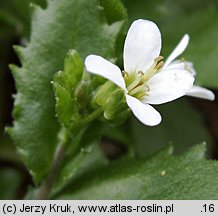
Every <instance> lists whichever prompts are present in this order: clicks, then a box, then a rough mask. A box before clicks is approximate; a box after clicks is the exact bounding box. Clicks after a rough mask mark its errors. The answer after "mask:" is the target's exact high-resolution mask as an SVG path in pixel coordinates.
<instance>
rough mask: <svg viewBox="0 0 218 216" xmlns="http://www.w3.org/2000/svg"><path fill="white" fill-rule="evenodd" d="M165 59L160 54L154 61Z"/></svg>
mask: <svg viewBox="0 0 218 216" xmlns="http://www.w3.org/2000/svg"><path fill="white" fill-rule="evenodd" d="M163 59H164V57H163V56H158V57H157V58H155V59H154V62H159V61H161V60H163Z"/></svg>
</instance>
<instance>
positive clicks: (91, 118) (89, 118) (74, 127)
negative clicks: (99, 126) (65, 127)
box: [71, 108, 103, 133]
mask: <svg viewBox="0 0 218 216" xmlns="http://www.w3.org/2000/svg"><path fill="white" fill-rule="evenodd" d="M102 113H103V109H102V108H99V109H97V110H95V111H94V112H93V113H91V114H90V115H88V116H86V117H85V118H83V119H81V120H80V121H79V122H78V124H75V123H74V124H73V125H72V126H71V131H73V132H76V133H78V131H79V130H81V128H83V127H85V126H87V124H88V123H90V122H92V121H94V120H95V119H96V118H98V117H99V116H100V115H101V114H102Z"/></svg>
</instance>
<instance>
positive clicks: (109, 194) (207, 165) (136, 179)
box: [56, 144, 218, 199]
mask: <svg viewBox="0 0 218 216" xmlns="http://www.w3.org/2000/svg"><path fill="white" fill-rule="evenodd" d="M204 152H205V145H204V144H203V145H198V146H195V147H194V148H192V149H191V150H189V152H187V153H186V154H184V155H182V156H180V157H179V156H176V157H175V156H172V155H171V156H169V155H168V154H166V153H162V152H160V153H159V154H157V155H155V156H153V157H151V158H147V159H144V160H134V159H132V160H128V161H126V160H124V161H121V162H118V163H117V162H115V163H114V164H113V165H112V166H111V165H110V166H109V167H108V168H105V167H104V169H101V170H98V171H97V172H95V173H92V175H91V176H89V175H86V176H83V178H80V179H79V180H78V181H76V182H73V183H72V185H70V186H69V187H68V189H66V190H65V193H64V194H62V195H59V196H58V197H56V198H57V199H217V198H218V195H217V190H218V174H217V172H214V170H217V169H218V163H217V162H216V161H207V160H205V159H203V155H204Z"/></svg>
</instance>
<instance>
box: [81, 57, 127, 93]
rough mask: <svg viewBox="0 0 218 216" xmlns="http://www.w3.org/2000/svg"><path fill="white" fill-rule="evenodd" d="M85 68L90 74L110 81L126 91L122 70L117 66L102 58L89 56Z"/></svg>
mask: <svg viewBox="0 0 218 216" xmlns="http://www.w3.org/2000/svg"><path fill="white" fill-rule="evenodd" d="M85 66H86V70H87V71H88V72H91V73H93V74H97V75H100V76H102V77H104V78H106V79H109V80H110V81H112V82H113V83H115V84H116V85H118V86H119V87H121V88H122V89H124V90H125V91H126V84H125V81H124V79H123V76H122V73H121V71H120V68H119V67H117V66H116V65H114V64H112V63H111V62H109V61H107V60H106V59H104V58H102V57H101V56H97V55H89V56H87V57H86V60H85Z"/></svg>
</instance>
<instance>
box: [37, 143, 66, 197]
mask: <svg viewBox="0 0 218 216" xmlns="http://www.w3.org/2000/svg"><path fill="white" fill-rule="evenodd" d="M66 149H67V143H65V142H61V143H59V144H58V146H57V148H56V151H55V154H54V158H53V162H52V166H51V170H50V173H49V175H48V177H47V179H46V180H45V181H44V182H43V183H42V185H41V187H40V188H39V190H38V193H37V195H36V199H38V200H46V199H49V196H50V194H51V190H52V187H53V185H54V183H55V180H56V178H57V175H58V172H59V170H60V166H61V162H62V159H63V157H64V155H65V151H66Z"/></svg>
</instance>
